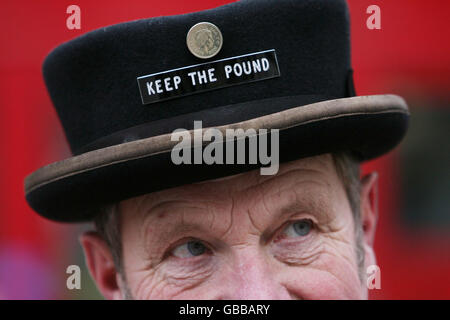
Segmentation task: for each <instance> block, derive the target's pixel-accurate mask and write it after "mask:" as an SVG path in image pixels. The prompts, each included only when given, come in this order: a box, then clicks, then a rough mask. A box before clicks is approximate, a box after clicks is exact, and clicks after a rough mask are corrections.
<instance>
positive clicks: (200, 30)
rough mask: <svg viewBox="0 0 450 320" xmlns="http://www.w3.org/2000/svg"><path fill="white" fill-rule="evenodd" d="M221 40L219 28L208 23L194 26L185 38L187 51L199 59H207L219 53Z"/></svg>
mask: <svg viewBox="0 0 450 320" xmlns="http://www.w3.org/2000/svg"><path fill="white" fill-rule="evenodd" d="M222 43H223V38H222V33H221V32H220V30H219V28H217V26H215V25H214V24H212V23H209V22H200V23H197V24H196V25H194V26H193V27H192V28H191V29H190V30H189V32H188V34H187V36H186V44H187V47H188V49H189V51H190V52H191V53H192V54H193V55H194V56H196V57H197V58H200V59H209V58H212V57H214V56H215V55H216V54H218V53H219V51H220V49H221V48H222Z"/></svg>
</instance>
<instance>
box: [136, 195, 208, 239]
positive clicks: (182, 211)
mask: <svg viewBox="0 0 450 320" xmlns="http://www.w3.org/2000/svg"><path fill="white" fill-rule="evenodd" d="M180 203H181V204H182V206H180V205H179V204H180ZM208 210H209V207H208V206H207V205H205V206H199V205H195V204H194V202H193V201H188V200H170V201H163V202H160V203H158V204H156V205H154V206H151V207H150V208H147V209H146V210H145V213H144V215H145V216H144V221H143V223H142V227H143V228H142V232H143V235H144V237H145V239H146V241H147V242H148V240H149V239H150V238H149V237H150V235H149V229H152V231H153V232H154V233H156V234H158V235H161V234H163V235H164V236H165V237H164V238H170V236H171V234H173V233H174V232H177V231H179V232H181V231H187V230H207V229H208V226H207V225H210V224H211V222H209V221H206V223H205V222H203V221H202V222H200V221H199V218H198V215H199V214H201V215H202V216H205V215H206V213H207V212H206V211H208ZM194 211H195V212H194ZM201 211H204V212H203V213H201ZM186 213H187V214H188V215H189V216H190V217H192V216H193V215H195V217H197V218H194V219H192V220H190V221H185V219H184V217H185V215H186ZM180 216H181V217H180ZM175 217H176V218H175ZM169 218H172V219H169ZM213 218H214V215H213ZM174 219H176V220H174ZM205 220H207V219H205ZM150 226H153V227H150ZM163 226H164V228H163Z"/></svg>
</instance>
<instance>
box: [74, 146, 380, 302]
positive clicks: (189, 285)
mask: <svg viewBox="0 0 450 320" xmlns="http://www.w3.org/2000/svg"><path fill="white" fill-rule="evenodd" d="M375 185H376V175H375V174H371V175H368V176H366V177H364V178H363V179H362V180H360V179H359V164H358V163H357V162H355V161H353V160H352V159H351V158H350V157H349V156H347V155H345V154H333V155H331V154H325V155H320V156H316V157H311V158H305V159H301V160H297V161H293V162H290V163H286V164H282V165H281V166H280V170H279V172H278V174H277V175H275V176H261V175H260V174H259V171H252V172H248V173H243V174H240V175H237V176H232V177H228V178H224V179H219V180H212V181H206V182H202V183H197V184H192V185H185V186H181V187H177V188H173V189H168V190H164V191H160V192H155V193H151V194H147V195H144V196H140V197H136V198H132V199H128V200H125V201H122V202H120V203H118V204H116V205H113V206H111V207H110V208H109V210H106V212H105V213H103V214H100V215H99V216H98V218H97V220H96V224H97V227H98V232H89V233H86V234H84V235H83V236H82V237H81V243H82V245H83V248H84V251H85V255H86V259H87V264H88V267H89V269H90V271H91V274H92V276H93V278H94V280H95V281H96V283H97V286H98V288H99V290H100V291H101V292H102V294H103V295H104V296H105V297H106V298H116V299H120V298H135V299H171V298H172V299H289V298H297V299H320V298H325V299H327V298H329V299H334V298H366V297H367V288H366V283H365V266H368V265H371V264H374V263H375V256H374V253H373V251H372V245H373V237H374V231H375V224H376V215H377V212H376V203H375V202H376V199H375V197H376V188H375Z"/></svg>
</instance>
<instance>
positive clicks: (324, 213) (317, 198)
mask: <svg viewBox="0 0 450 320" xmlns="http://www.w3.org/2000/svg"><path fill="white" fill-rule="evenodd" d="M306 184H308V185H309V186H305V185H306ZM312 185H315V186H314V187H312ZM316 187H317V188H320V189H319V190H317V192H313V195H311V188H316ZM303 190H308V192H304V191H303ZM272 196H273V197H278V199H281V203H280V202H279V201H275V202H274V203H277V202H278V203H280V204H279V205H275V206H274V207H273V211H274V212H273V215H274V216H275V217H276V219H280V218H284V217H285V216H286V215H290V214H294V213H297V212H301V211H303V212H306V213H309V214H311V215H313V216H315V217H317V219H318V220H319V221H320V222H324V221H328V220H330V219H332V218H333V217H334V210H333V205H332V203H331V199H330V196H331V195H330V194H329V190H328V188H324V187H323V184H322V183H318V182H317V181H312V180H304V181H300V182H297V183H296V184H294V185H292V186H288V187H285V188H282V189H280V190H278V192H277V193H276V194H273V195H272ZM271 198H272V197H271V196H269V197H268V198H265V201H270V199H271Z"/></svg>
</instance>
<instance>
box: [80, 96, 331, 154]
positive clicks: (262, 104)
mask: <svg viewBox="0 0 450 320" xmlns="http://www.w3.org/2000/svg"><path fill="white" fill-rule="evenodd" d="M337 98H340V97H331V96H326V95H297V96H287V97H286V96H285V97H276V98H268V99H263V100H252V101H248V102H243V103H237V104H233V105H227V106H220V107H216V108H211V109H206V110H202V111H197V112H192V113H187V114H182V115H178V116H175V117H171V118H166V119H160V120H156V121H152V122H149V123H144V124H140V125H137V126H134V127H130V128H127V129H125V130H121V131H117V132H114V133H112V134H110V135H108V136H105V137H102V138H100V139H97V140H94V141H93V142H91V143H89V144H87V145H85V146H83V147H82V148H79V149H77V150H75V151H74V152H73V154H74V155H80V154H82V153H86V152H89V151H93V150H97V149H102V148H106V147H110V146H113V145H118V144H121V143H126V142H131V141H136V140H140V139H145V138H149V137H152V136H158V135H163V134H167V133H171V132H173V131H174V130H176V129H186V130H192V129H193V128H194V121H197V120H201V121H202V122H203V123H202V125H203V127H204V128H207V127H215V126H222V125H227V124H231V123H236V122H241V121H245V120H249V119H253V118H257V117H261V116H265V115H268V114H271V113H276V112H281V111H284V110H287V109H291V108H295V107H299V106H303V105H308V104H312V103H316V102H321V101H325V100H332V99H337Z"/></svg>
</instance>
